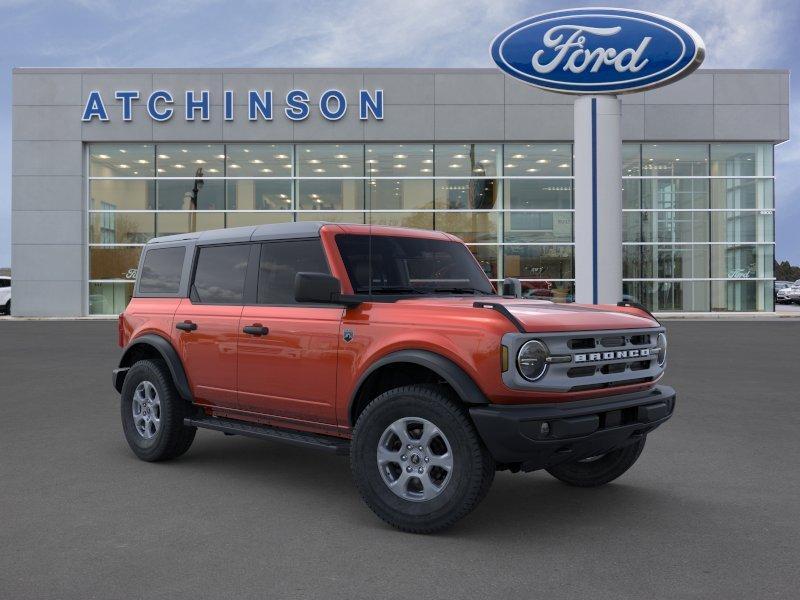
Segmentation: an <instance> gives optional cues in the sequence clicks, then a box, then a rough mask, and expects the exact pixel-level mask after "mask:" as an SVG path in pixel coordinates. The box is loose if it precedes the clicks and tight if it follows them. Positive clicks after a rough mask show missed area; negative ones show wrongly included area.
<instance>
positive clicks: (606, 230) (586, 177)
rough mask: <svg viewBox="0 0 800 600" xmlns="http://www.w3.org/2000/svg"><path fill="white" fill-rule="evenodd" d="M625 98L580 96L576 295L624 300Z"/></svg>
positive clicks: (608, 301)
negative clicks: (623, 165)
mask: <svg viewBox="0 0 800 600" xmlns="http://www.w3.org/2000/svg"><path fill="white" fill-rule="evenodd" d="M621 111H622V102H621V101H620V99H619V98H617V97H616V96H611V95H597V96H581V97H580V98H578V99H577V100H575V117H574V118H575V146H574V148H575V150H574V152H575V170H574V172H575V206H574V207H575V212H574V213H573V222H574V227H575V300H576V302H580V303H585V304H616V303H617V302H619V301H620V300H622V133H621V129H620V116H621Z"/></svg>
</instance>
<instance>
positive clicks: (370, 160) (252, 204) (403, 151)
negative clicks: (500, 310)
mask: <svg viewBox="0 0 800 600" xmlns="http://www.w3.org/2000/svg"><path fill="white" fill-rule="evenodd" d="M87 153H88V162H89V213H90V214H89V219H88V221H89V234H88V237H89V281H90V287H91V290H90V303H89V304H90V306H89V312H90V313H92V314H113V313H116V312H120V311H121V310H122V309H123V308H124V306H125V304H126V303H127V300H128V299H129V298H130V295H131V292H132V289H133V282H134V280H135V277H136V267H137V263H138V258H139V254H140V252H141V248H142V246H143V245H144V244H145V243H146V242H147V240H149V239H151V238H152V237H155V236H163V235H170V234H177V233H187V232H192V231H203V230H206V229H215V228H221V227H239V226H246V225H261V224H266V223H285V222H290V221H303V220H324V221H333V222H342V223H371V224H375V225H391V226H401V227H416V228H421V229H437V230H441V231H445V232H448V233H452V234H454V235H457V236H459V237H460V238H462V239H463V240H464V241H465V242H466V243H467V244H468V246H469V248H470V250H471V251H472V253H473V254H474V255H475V258H476V259H477V260H478V263H479V264H480V266H481V268H482V269H483V271H484V272H485V273H486V275H487V276H488V277H489V278H490V279H492V280H493V281H494V282H495V283H498V282H500V281H502V279H503V278H504V277H507V276H508V277H511V276H513V277H521V278H522V279H523V280H524V285H523V290H524V293H525V294H526V295H529V296H531V297H543V298H548V299H553V300H557V301H571V300H572V299H573V297H574V259H573V233H572V228H573V218H572V217H573V201H572V189H573V185H572V145H571V144H563V143H546V144H533V143H531V144H524V143H522V144H505V145H504V144H501V143H475V144H470V143H453V144H431V143H410V144H407V143H404V144H321V143H313V144H312V143H309V144H281V143H276V144H269V143H237V144H208V143H183V144H180V143H177V144H176V143H169V144H106V143H104V144H90V145H89V146H88V151H87Z"/></svg>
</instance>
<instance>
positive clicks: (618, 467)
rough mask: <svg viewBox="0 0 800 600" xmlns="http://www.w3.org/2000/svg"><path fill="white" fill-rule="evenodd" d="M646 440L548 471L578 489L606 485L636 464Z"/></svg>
mask: <svg viewBox="0 0 800 600" xmlns="http://www.w3.org/2000/svg"><path fill="white" fill-rule="evenodd" d="M646 439H647V438H646V437H642V438H641V439H640V440H638V441H636V442H634V443H632V444H629V445H627V446H624V447H622V448H618V449H617V450H612V451H611V452H606V453H605V454H602V455H600V456H593V457H590V458H584V459H581V460H577V461H573V462H568V463H563V464H560V465H556V466H554V467H550V468H549V469H547V472H548V473H550V475H552V476H553V477H555V478H556V479H558V480H559V481H563V482H564V483H566V484H567V485H573V486H576V487H598V486H601V485H605V484H607V483H609V482H611V481H614V480H615V479H616V478H617V477H619V476H620V475H622V474H623V473H624V472H625V471H627V470H628V469H630V468H631V467H632V466H633V465H634V463H636V461H637V460H638V459H639V456H640V455H641V454H642V450H644V443H645V440H646Z"/></svg>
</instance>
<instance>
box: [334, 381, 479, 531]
mask: <svg viewBox="0 0 800 600" xmlns="http://www.w3.org/2000/svg"><path fill="white" fill-rule="evenodd" d="M424 422H427V425H422V423H424ZM397 423H401V424H402V426H403V427H406V430H405V433H406V434H408V435H409V436H410V437H409V438H408V439H407V440H406V441H410V442H414V440H415V439H419V440H420V442H421V443H423V445H424V446H425V448H424V450H420V451H419V452H418V448H419V446H418V445H417V444H416V443H412V444H408V445H406V446H405V448H408V446H412V449H411V450H409V451H408V452H401V453H400V454H398V455H397V456H398V458H397V462H396V463H391V464H390V465H388V466H387V465H386V464H385V463H384V465H383V466H380V463H379V460H378V452H379V446H380V447H381V448H385V447H386V446H385V443H387V442H385V440H386V439H387V438H386V435H387V432H388V431H389V430H390V426H393V427H395V428H396V427H397ZM431 425H432V426H433V428H432V429H424V427H430V426H431ZM417 426H419V428H418V427H417ZM437 429H438V431H439V433H440V434H441V436H439V437H438V438H437V437H434V438H433V439H432V441H430V442H429V444H428V445H425V443H424V441H423V440H424V438H423V437H422V436H423V435H424V434H423V431H425V432H427V431H431V430H433V431H434V432H435V431H436V430H437ZM417 431H419V435H420V437H419V438H414V435H415V434H416V432H417ZM388 435H389V440H390V441H389V442H388V443H389V444H391V443H395V444H396V443H397V442H398V441H399V440H400V438H399V436H394V437H396V438H397V439H396V440H394V439H393V438H392V436H393V435H394V434H392V433H389V434H388ZM399 447H400V448H401V449H402V448H403V447H404V446H402V444H401V445H400V446H399ZM441 448H448V451H447V452H444V453H442V454H440V455H439V456H442V457H443V456H446V455H447V453H448V452H449V453H450V460H451V462H452V467H451V469H450V470H449V471H447V473H449V475H447V476H444V475H442V474H443V473H445V471H443V470H441V469H440V468H439V467H436V466H430V465H434V463H436V462H437V459H438V458H439V456H437V455H436V452H440V450H439V449H441ZM415 455H417V458H414V456H415ZM426 458H429V459H431V463H429V464H426V463H427V461H426V460H425V459H426ZM412 461H418V462H413V464H412ZM350 466H351V469H352V472H353V479H354V480H355V484H356V487H357V488H358V491H359V492H360V493H361V497H362V498H363V500H364V502H365V503H366V504H367V506H369V507H370V509H372V511H373V512H374V513H375V514H376V515H378V517H380V518H381V519H383V520H384V521H385V522H387V523H388V524H390V525H392V526H393V527H396V528H398V529H400V530H403V531H407V532H411V533H433V532H436V531H441V530H443V529H446V528H448V527H450V526H451V525H453V524H454V523H455V522H456V521H458V520H459V519H461V518H463V517H464V516H466V515H467V514H468V513H469V512H470V511H472V510H473V509H474V508H475V507H476V506H477V504H478V503H479V502H480V501H481V500H482V499H483V498H484V497H485V496H486V494H487V492H488V490H489V487H490V486H491V484H492V481H493V479H494V473H495V463H494V460H493V459H492V457H491V455H490V454H489V452H488V450H487V449H486V447H485V446H484V445H483V442H482V441H481V439H480V437H479V436H478V434H477V432H476V431H475V428H474V426H473V425H472V422H471V421H470V419H469V416H468V415H467V412H466V411H465V410H464V408H463V407H462V406H461V405H460V404H459V403H458V402H457V401H456V400H454V399H452V398H451V397H449V395H448V394H446V393H444V391H443V390H442V389H441V388H439V387H438V386H433V385H410V386H405V387H400V388H395V389H393V390H389V391H388V392H385V393H383V394H381V395H380V396H378V397H377V398H376V399H375V400H373V401H372V402H370V404H369V405H367V407H366V408H365V409H364V411H363V412H362V413H361V415H360V416H359V418H358V421H357V422H356V426H355V428H354V430H353V441H352V443H351V446H350ZM398 467H400V469H398ZM409 467H410V468H412V472H411V474H410V475H409V477H411V478H412V480H409V481H408V482H407V486H406V488H402V487H397V486H398V484H401V482H402V481H403V480H402V477H404V476H405V475H404V474H403V471H404V470H406V469H408V468H409ZM420 467H422V468H423V469H424V471H425V473H424V474H423V475H420V476H419V477H417V475H416V470H417V469H418V468H420ZM437 469H438V471H437ZM396 471H399V474H398V475H396V477H397V480H396V481H395V484H394V485H393V486H391V487H390V484H389V483H388V482H387V479H391V478H392V477H393V476H395V475H393V473H394V472H396ZM425 477H427V478H429V479H426V480H425V485H426V486H430V485H433V481H436V480H437V479H438V480H441V482H442V484H441V485H440V486H437V488H436V490H435V491H434V492H433V493H434V494H435V496H433V497H430V498H422V497H421V496H420V497H417V498H416V499H408V498H406V497H402V496H401V494H406V495H411V496H413V495H415V494H423V493H425V492H422V491H417V490H422V488H423V482H422V478H425ZM413 479H416V480H417V481H416V482H415V481H413ZM415 487H416V488H417V490H415ZM392 488H393V489H397V490H399V491H398V492H395V491H392ZM427 489H428V490H431V489H433V488H430V487H428V488H427Z"/></svg>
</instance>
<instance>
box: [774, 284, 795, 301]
mask: <svg viewBox="0 0 800 600" xmlns="http://www.w3.org/2000/svg"><path fill="white" fill-rule="evenodd" d="M775 300H776V301H777V302H778V303H779V304H784V303H786V304H791V303H795V304H800V279H798V280H797V281H795V282H794V283H793V284H792V285H790V286H789V287H786V288H783V289H782V290H778V294H777V297H776V299H775Z"/></svg>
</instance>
